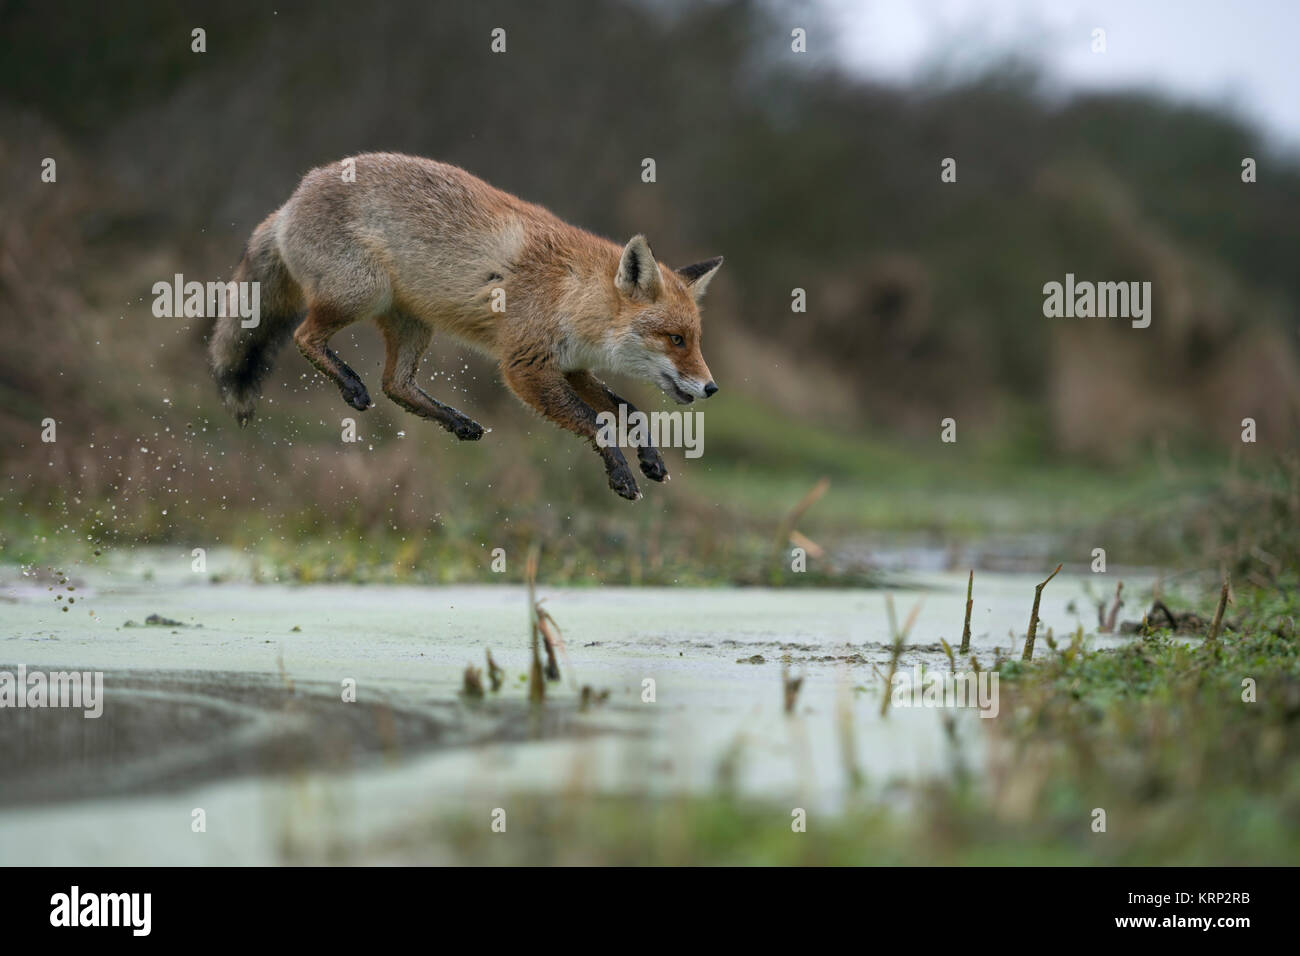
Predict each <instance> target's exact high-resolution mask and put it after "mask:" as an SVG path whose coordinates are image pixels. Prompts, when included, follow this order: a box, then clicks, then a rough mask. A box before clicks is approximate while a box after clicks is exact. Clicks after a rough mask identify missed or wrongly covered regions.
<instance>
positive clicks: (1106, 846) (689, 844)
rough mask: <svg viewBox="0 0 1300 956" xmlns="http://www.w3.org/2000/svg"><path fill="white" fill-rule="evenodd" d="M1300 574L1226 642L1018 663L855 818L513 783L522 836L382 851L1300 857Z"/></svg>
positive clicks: (651, 857) (829, 860) (422, 835)
mask: <svg viewBox="0 0 1300 956" xmlns="http://www.w3.org/2000/svg"><path fill="white" fill-rule="evenodd" d="M1296 584H1297V582H1296V581H1295V580H1294V579H1287V580H1284V581H1281V582H1277V583H1276V584H1275V586H1272V587H1269V588H1246V589H1243V590H1239V591H1237V593H1236V606H1235V607H1231V608H1230V609H1229V614H1228V618H1229V620H1231V621H1233V623H1234V629H1233V630H1230V631H1227V632H1226V633H1225V634H1223V635H1222V636H1221V637H1220V639H1219V640H1218V641H1217V642H1216V643H1215V644H1208V643H1203V642H1200V641H1196V640H1188V639H1186V638H1183V637H1177V636H1174V635H1171V634H1169V633H1168V632H1167V631H1157V632H1154V633H1152V634H1150V635H1147V636H1145V637H1137V638H1135V639H1134V640H1133V642H1132V643H1130V644H1128V645H1125V646H1123V647H1120V648H1117V649H1112V650H1097V651H1087V650H1083V649H1081V648H1079V647H1076V646H1070V645H1068V644H1066V643H1063V642H1058V646H1057V647H1056V648H1054V649H1053V648H1049V647H1046V646H1044V647H1042V648H1041V652H1040V653H1038V654H1037V655H1036V659H1035V660H1034V661H1033V662H1029V663H1022V662H1020V661H1008V662H1006V663H1004V664H1003V666H1002V669H1001V682H1000V687H1001V694H1002V698H1001V712H1000V715H999V717H998V718H997V719H995V720H992V721H981V720H978V719H974V720H971V721H967V722H965V723H964V724H962V727H963V728H964V729H961V730H958V731H957V732H956V733H954V735H953V737H952V744H951V746H952V771H951V773H949V774H948V775H946V776H944V777H942V778H940V779H935V780H931V781H929V782H926V783H924V784H922V785H919V786H914V787H900V786H897V785H896V786H894V787H892V788H885V790H884V792H882V788H881V787H880V786H874V787H873V786H871V785H870V784H872V783H873V781H871V780H870V769H869V768H865V769H866V772H867V775H868V781H867V782H868V786H867V787H866V788H865V790H863V791H862V792H863V793H865V794H873V795H872V796H862V797H859V798H856V799H854V800H853V801H852V802H851V804H850V806H849V807H848V808H847V809H846V810H845V811H844V812H842V813H820V812H817V811H814V810H809V813H808V819H807V826H806V832H794V830H793V829H792V826H791V824H792V815H791V814H792V810H793V809H794V808H795V807H796V806H797V805H798V804H797V802H792V803H791V804H790V805H786V804H779V803H774V802H761V801H751V800H743V799H738V798H735V797H732V796H728V795H726V794H725V793H719V794H713V795H708V796H695V797H685V796H683V797H667V798H652V797H649V796H635V795H633V796H618V797H613V796H595V795H592V794H589V793H584V792H568V793H565V794H563V795H560V796H546V797H543V796H538V795H532V794H516V795H514V796H513V797H512V798H511V799H510V800H509V806H510V818H509V834H510V836H509V839H503V838H501V836H500V835H499V834H494V833H492V832H491V831H490V829H489V827H488V825H487V823H486V822H485V821H484V820H477V819H476V820H472V821H471V820H466V819H462V820H458V821H455V822H453V823H452V824H450V825H448V824H447V823H446V822H445V821H439V822H437V823H430V824H429V825H428V826H427V828H425V829H423V830H419V829H417V831H416V832H415V834H414V837H415V838H414V839H413V840H410V841H406V840H404V844H405V845H403V846H400V847H399V846H393V847H384V846H378V847H372V848H371V852H374V853H376V854H378V856H379V857H381V858H388V859H393V858H396V859H401V860H406V861H416V860H419V859H421V858H422V857H423V856H424V855H425V854H428V853H434V852H436V853H437V854H439V855H447V854H450V855H451V857H452V858H453V859H455V860H456V861H458V862H464V863H469V862H473V863H500V864H506V863H528V864H586V863H590V864H629V865H630V864H720V863H721V864H725V863H731V864H785V865H803V864H809V865H862V864H871V865H892V864H947V865H953V864H957V865H960V864H993V865H1027V864H1038V865H1043V864H1046V865H1072V864H1073V865H1098V864H1106V865H1178V864H1183V865H1204V864H1217V865H1251V864H1257V865H1265V864H1269V865H1295V864H1298V863H1300V826H1298V825H1297V824H1300V637H1298V636H1297V634H1298V631H1297V621H1296V619H1297V616H1300V599H1298V598H1297V591H1296ZM1200 610H1202V611H1203V612H1205V616H1206V617H1207V618H1208V616H1209V614H1210V612H1211V610H1212V607H1211V606H1209V605H1207V606H1206V607H1204V608H1201V609H1200ZM1247 681H1250V682H1253V685H1251V684H1246V683H1244V682H1247ZM1248 687H1253V695H1252V694H1250V693H1247V688H1248ZM1252 697H1253V700H1252V699H1249V698H1252ZM968 732H976V733H989V734H990V736H991V739H990V741H989V744H990V748H989V752H990V760H989V764H988V767H987V770H986V771H983V772H981V773H979V774H973V773H971V772H969V769H968V764H967V762H966V761H965V760H963V759H962V756H963V754H962V752H963V749H964V748H966V747H969V746H970V740H969V738H968V737H966V736H965V735H966V734H967V733H968ZM874 783H875V784H877V785H879V784H885V783H887V782H886V781H874ZM904 805H906V806H908V807H909V809H908V810H906V811H901V810H899V809H898V808H899V807H900V806H904ZM1098 811H1104V814H1105V816H1104V829H1102V828H1101V826H1100V823H1099V821H1101V819H1102V817H1101V816H1100V814H1099V813H1098ZM407 835H408V836H409V835H410V834H409V831H408V833H407ZM434 847H437V849H436V851H435V850H434V849H433V848H434Z"/></svg>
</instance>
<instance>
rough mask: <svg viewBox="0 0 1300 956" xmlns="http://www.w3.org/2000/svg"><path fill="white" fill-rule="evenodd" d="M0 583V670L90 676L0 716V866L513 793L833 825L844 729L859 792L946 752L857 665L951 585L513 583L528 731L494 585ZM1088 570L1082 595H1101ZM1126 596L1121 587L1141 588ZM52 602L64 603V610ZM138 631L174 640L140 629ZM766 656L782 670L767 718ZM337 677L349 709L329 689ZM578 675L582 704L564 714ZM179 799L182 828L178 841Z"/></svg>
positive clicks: (1024, 611)
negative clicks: (688, 794) (790, 679)
mask: <svg viewBox="0 0 1300 956" xmlns="http://www.w3.org/2000/svg"><path fill="white" fill-rule="evenodd" d="M145 570H147V576H146V574H145V573H144V572H145ZM0 575H2V577H0V620H2V621H3V624H0V670H9V671H13V670H14V669H15V668H16V666H17V665H20V664H21V665H25V666H26V667H27V669H28V670H29V671H33V670H66V669H74V668H75V669H77V670H90V671H103V672H104V675H105V676H104V686H105V695H104V713H103V716H102V717H100V718H98V719H95V720H87V719H85V718H84V717H82V716H81V714H80V712H73V711H69V710H55V709H39V710H30V709H27V710H10V709H5V710H0V754H3V756H4V759H5V766H6V767H7V768H10V770H9V772H7V773H6V774H5V775H4V776H3V778H0V862H3V863H23V862H27V863H142V862H148V863H214V862H222V863H232V862H241V863H244V862H247V863H264V862H275V861H277V860H279V859H283V854H284V853H285V852H286V847H289V846H294V847H297V848H298V850H296V851H295V852H297V853H298V855H299V856H301V854H302V852H307V853H308V854H309V855H310V853H311V852H312V851H313V848H316V849H317V850H319V848H320V847H322V846H324V845H325V844H327V843H329V842H331V841H332V840H334V839H335V838H341V839H345V840H346V841H348V842H350V843H352V844H360V845H364V844H366V843H367V842H369V841H371V840H378V839H380V838H382V837H384V836H390V837H391V834H392V832H393V830H394V828H395V827H396V828H400V827H401V826H404V825H407V823H408V822H410V821H419V820H424V819H427V818H429V817H430V816H433V817H435V818H436V817H439V816H441V815H448V816H450V815H457V814H469V815H471V816H474V815H476V814H480V813H481V814H483V818H484V819H485V820H486V819H487V817H488V815H489V814H490V812H491V810H492V809H493V808H495V807H499V806H508V805H509V801H510V795H511V794H512V793H516V792H520V791H541V792H552V793H556V794H562V793H563V792H566V791H570V790H572V789H573V788H582V789H586V790H592V791H598V792H645V791H650V792H679V791H692V792H706V791H710V790H712V789H714V788H716V787H718V786H720V785H726V786H729V787H733V788H734V789H736V790H737V791H739V792H741V793H744V794H749V795H754V796H762V797H765V798H769V799H772V800H775V801H778V802H782V801H787V802H789V803H790V805H791V806H804V807H809V808H834V807H835V806H837V805H839V804H840V803H841V802H842V801H843V800H844V799H845V797H846V795H847V793H848V787H849V761H848V759H847V758H846V756H845V753H846V744H845V735H844V728H845V726H848V727H850V728H851V738H852V739H851V743H850V744H849V745H848V749H849V750H851V752H852V753H853V760H854V762H856V765H857V768H858V769H859V770H860V771H861V773H862V774H864V775H865V779H866V781H867V784H868V786H869V787H874V788H877V789H881V788H883V786H884V785H885V784H887V783H888V782H889V781H891V780H896V779H899V778H915V777H917V776H920V775H927V774H932V773H941V772H944V771H945V770H946V769H947V768H948V767H949V765H950V760H951V759H952V756H953V753H952V749H951V745H950V743H949V739H948V737H947V735H946V734H945V731H944V727H943V721H942V719H941V714H942V712H941V711H939V710H936V709H923V708H915V709H891V712H890V714H889V716H888V718H887V719H882V718H881V717H880V715H879V707H880V688H881V687H882V685H883V680H882V677H881V676H880V671H884V670H886V669H887V667H888V661H889V648H888V642H889V633H890V631H889V625H888V620H889V618H888V613H887V609H886V600H887V597H888V598H892V600H893V602H894V608H895V611H896V614H897V619H898V621H899V622H900V624H901V622H902V621H904V620H905V619H906V618H907V617H908V615H909V614H910V612H911V610H912V608H913V607H914V605H915V604H916V603H917V602H918V601H919V602H921V606H920V610H919V612H918V614H917V617H916V621H915V624H914V626H913V628H912V631H911V635H910V638H909V644H908V648H907V649H906V650H905V651H904V653H903V655H902V657H901V659H900V667H901V668H903V669H910V668H911V667H912V666H913V665H914V664H916V663H918V662H921V663H924V664H925V665H926V666H928V667H941V668H942V669H943V670H946V669H947V662H946V658H945V657H944V655H943V653H942V652H941V650H939V649H938V644H937V642H938V641H939V639H940V638H943V639H946V640H947V641H948V642H949V643H950V644H952V645H953V646H954V647H955V646H956V644H957V642H958V641H959V639H960V636H961V624H962V617H963V614H964V609H965V586H966V580H965V575H962V574H947V573H926V574H920V575H915V576H913V577H912V578H910V579H909V584H908V586H907V587H900V588H898V589H892V590H891V589H885V590H872V591H865V590H811V589H808V590H803V589H787V590H767V589H752V590H736V589H732V590H726V589H718V590H690V589H678V588H674V589H649V588H639V589H631V588H612V587H608V588H600V589H563V588H546V587H539V589H538V595H539V597H542V598H544V599H545V600H546V604H545V607H546V608H547V609H548V610H549V611H550V612H551V614H552V615H553V616H554V617H555V619H556V621H557V622H558V623H559V625H560V626H561V627H562V628H563V635H564V639H565V642H566V645H567V660H566V659H562V660H561V670H562V672H563V675H564V679H563V680H562V681H561V682H559V683H552V684H550V685H549V686H548V691H547V695H548V696H547V705H546V709H545V714H544V717H543V718H542V719H541V720H540V722H537V721H535V720H534V718H533V717H532V716H531V714H530V711H529V708H528V707H527V704H526V686H525V684H524V682H522V681H521V680H520V677H521V675H523V674H525V673H526V671H527V666H528V659H529V657H528V651H527V611H526V592H525V590H524V589H523V588H522V587H516V586H479V587H389V586H374V585H365V586H350V585H319V586H301V587H299V586H283V585H265V584H260V585H259V584H251V583H223V584H212V583H210V582H209V581H208V579H207V577H205V576H200V575H194V574H191V573H189V572H188V565H187V564H186V565H182V564H180V563H179V562H166V561H164V562H161V563H159V562H156V561H155V562H153V563H145V562H142V561H141V560H140V556H138V555H137V556H136V560H135V562H134V563H133V564H132V565H119V566H118V567H116V568H109V569H107V570H103V569H101V570H97V571H76V572H73V573H71V574H70V575H69V578H68V585H66V586H60V585H58V584H57V580H58V579H57V578H56V579H53V580H51V579H48V578H47V577H44V576H42V577H41V578H39V579H37V578H35V577H33V576H31V575H27V576H24V575H23V574H21V573H20V572H19V571H18V569H15V568H5V569H0ZM1089 577H1090V578H1091V580H1092V581H1093V584H1094V589H1095V590H1096V591H1097V593H1098V594H1100V593H1102V592H1104V591H1108V590H1110V589H1111V588H1112V587H1113V582H1110V583H1108V582H1107V581H1103V582H1102V583H1101V584H1097V583H1096V580H1097V578H1098V577H1100V576H1089ZM1106 577H1107V578H1108V579H1112V578H1113V577H1114V576H1113V575H1108V576H1106ZM1041 579H1042V575H1032V576H1030V575H1019V574H997V573H982V574H980V575H978V576H977V579H976V586H975V609H974V614H973V616H972V650H974V651H975V653H976V654H977V656H978V657H979V659H980V661H981V664H982V665H987V664H988V663H990V662H992V660H993V659H994V656H995V648H999V647H1000V648H1001V649H1002V651H1003V653H1004V654H1009V653H1012V652H1014V653H1015V654H1016V655H1018V654H1019V651H1020V647H1021V644H1022V643H1023V634H1024V630H1025V627H1026V624H1027V622H1028V617H1029V608H1030V605H1031V603H1032V599H1033V589H1034V585H1035V584H1036V583H1037V582H1038V581H1039V580H1041ZM1126 581H1127V585H1126V590H1128V591H1129V592H1130V593H1136V591H1137V589H1138V587H1139V586H1140V585H1141V584H1142V582H1140V581H1138V580H1135V579H1132V578H1131V577H1130V578H1126ZM1084 584H1085V578H1084V576H1069V575H1066V574H1064V573H1063V574H1062V575H1060V576H1058V577H1057V578H1056V579H1055V580H1054V581H1053V582H1052V583H1051V584H1050V585H1049V586H1048V588H1047V589H1046V591H1045V592H1044V596H1043V605H1042V608H1041V610H1040V618H1041V620H1042V623H1041V624H1040V627H1039V645H1038V646H1039V647H1040V648H1041V649H1042V652H1044V653H1045V652H1046V651H1047V648H1046V645H1045V643H1044V641H1043V636H1044V635H1045V634H1046V632H1047V630H1048V628H1052V629H1053V630H1054V632H1055V634H1057V635H1060V636H1062V637H1064V635H1066V634H1067V633H1068V632H1072V631H1073V630H1074V628H1075V627H1076V626H1077V624H1079V623H1080V622H1082V623H1083V624H1084V627H1085V630H1087V629H1090V628H1091V627H1092V625H1093V623H1094V622H1095V611H1094V610H1093V609H1092V604H1091V603H1090V601H1089V600H1088V599H1086V598H1085V591H1084ZM67 586H75V587H76V588H77V590H76V591H75V592H67V591H66V587H67ZM51 587H53V588H54V589H53V590H49V588H51ZM59 593H63V594H64V595H65V597H66V596H69V595H72V596H75V599H76V604H75V605H73V606H72V608H71V609H70V610H69V611H66V612H65V611H63V610H61V608H62V606H63V604H64V603H65V602H64V601H59V600H56V598H57V597H58V594H59ZM1071 602H1075V605H1076V606H1077V608H1078V609H1079V613H1080V614H1082V618H1080V617H1079V616H1077V615H1076V614H1075V613H1072V611H1071V609H1069V608H1068V605H1070V604H1071ZM1135 603H1136V602H1130V605H1129V607H1130V608H1131V607H1133V605H1134V604H1135ZM151 614H156V615H160V616H162V617H164V618H168V619H172V620H175V621H178V622H181V624H182V625H184V626H169V625H164V626H147V625H143V622H144V621H145V620H146V618H148V617H149V615H151ZM1129 616H1135V615H1129ZM128 621H132V622H135V623H136V624H138V625H141V626H126V622H128ZM1011 632H1014V634H1015V635H1016V636H1015V637H1014V638H1013V637H1012V636H1011ZM1115 640H1117V639H1114V638H1108V637H1105V636H1100V637H1099V636H1094V637H1091V638H1089V643H1090V645H1091V646H1098V644H1099V643H1101V642H1114V641H1115ZM489 648H490V649H491V650H492V653H493V656H494V657H495V659H496V660H497V662H498V663H499V664H501V665H502V666H503V667H504V668H505V670H506V672H507V677H506V682H505V686H504V688H503V689H502V691H501V693H500V694H499V695H489V697H488V699H487V700H485V701H484V702H482V703H479V704H475V703H471V702H467V701H465V700H464V699H463V698H461V696H460V690H461V686H462V675H463V673H464V670H465V668H466V666H467V665H469V664H473V665H475V666H477V667H482V666H483V664H484V654H485V651H486V650H487V649H489ZM756 655H757V656H758V657H761V658H762V662H761V663H758V662H755V663H750V662H749V661H750V660H752V659H755V660H756ZM783 658H784V659H786V661H787V665H786V666H788V668H789V671H790V673H791V675H792V676H796V677H799V676H802V678H803V686H802V689H801V692H800V694H799V697H798V703H797V706H796V709H795V713H794V715H793V717H791V716H787V715H786V714H785V712H784V708H783V691H782V659H783ZM742 661H743V662H742ZM873 665H874V666H873ZM877 668H878V669H879V670H877ZM347 680H353V681H355V682H356V701H355V702H344V701H343V700H342V696H343V687H344V682H345V681H347ZM485 680H486V678H485ZM647 680H652V681H653V682H654V700H653V702H650V701H647V700H644V699H643V695H644V692H645V684H644V682H645V681H647ZM582 685H590V686H591V687H592V688H593V689H595V690H596V691H603V690H608V691H609V698H608V700H607V701H606V702H605V703H603V704H600V705H597V706H593V707H591V708H590V709H589V710H588V711H587V712H585V713H584V712H580V709H579V706H578V703H579V690H578V689H579V688H580V687H581V686H582ZM948 713H949V714H950V715H951V714H952V711H949V712H948ZM955 715H956V717H957V727H958V730H957V733H958V737H959V739H960V740H961V754H962V758H963V759H964V760H965V761H966V762H967V763H968V764H969V763H971V762H978V761H979V759H980V753H981V748H982V743H983V733H982V730H983V728H982V727H981V726H980V725H981V723H983V721H981V720H980V718H979V717H978V716H977V715H976V712H975V711H973V710H969V709H965V710H959V711H957V712H956V714H955ZM195 808H202V809H203V810H204V811H205V812H206V814H207V821H208V825H207V832H206V833H201V834H195V833H192V832H191V814H192V811H193V810H194V809H195ZM412 825H413V824H412ZM304 847H305V848H306V850H305V851H304V850H303V848H304ZM321 852H323V851H321Z"/></svg>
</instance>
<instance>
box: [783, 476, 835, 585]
mask: <svg viewBox="0 0 1300 956" xmlns="http://www.w3.org/2000/svg"><path fill="white" fill-rule="evenodd" d="M830 487H831V480H830V479H829V478H822V479H821V480H819V481H818V482H817V484H815V485H813V486H812V488H811V489H810V490H809V492H808V493H807V494H806V495H804V496H803V497H802V498H800V499H799V503H798V504H797V505H795V506H794V507H793V508H791V509H790V511H789V512H788V513H787V514H786V515H785V517H784V518H782V519H781V523H780V524H779V525H778V526H777V529H776V541H775V543H774V544H773V546H772V583H773V584H776V583H779V581H780V579H781V562H782V560H783V559H784V556H785V546H786V544H788V543H789V541H790V535H791V533H792V532H793V531H794V526H795V524H796V523H797V522H798V521H799V519H800V518H802V517H803V515H804V512H805V511H807V510H808V509H809V508H811V507H812V506H813V505H815V504H816V503H817V501H818V500H819V499H820V498H821V497H822V495H824V494H826V492H827V491H829V490H830Z"/></svg>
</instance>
